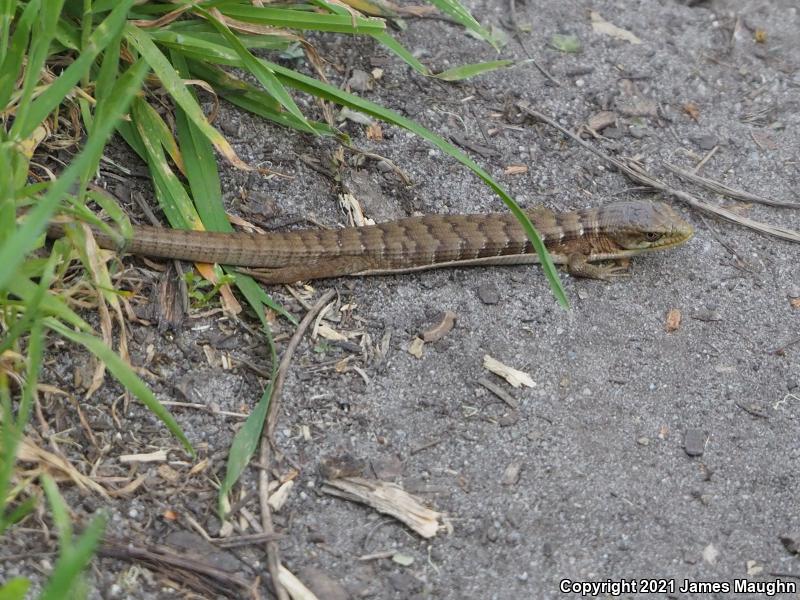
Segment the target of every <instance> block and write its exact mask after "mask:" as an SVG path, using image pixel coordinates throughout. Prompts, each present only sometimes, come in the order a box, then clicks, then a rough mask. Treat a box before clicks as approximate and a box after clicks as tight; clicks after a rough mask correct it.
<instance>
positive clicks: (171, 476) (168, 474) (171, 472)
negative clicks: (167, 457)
mask: <svg viewBox="0 0 800 600" xmlns="http://www.w3.org/2000/svg"><path fill="white" fill-rule="evenodd" d="M157 471H158V474H159V476H160V477H161V479H163V480H164V481H168V482H170V483H175V482H176V481H178V479H179V478H180V476H181V474H180V473H178V472H177V471H176V470H175V469H173V468H172V467H170V466H169V465H168V464H166V463H164V464H162V465H159V466H158V469H157Z"/></svg>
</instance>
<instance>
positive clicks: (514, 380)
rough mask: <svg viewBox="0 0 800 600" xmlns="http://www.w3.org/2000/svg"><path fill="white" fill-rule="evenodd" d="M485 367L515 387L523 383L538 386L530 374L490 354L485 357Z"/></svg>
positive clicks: (528, 385) (527, 385)
mask: <svg viewBox="0 0 800 600" xmlns="http://www.w3.org/2000/svg"><path fill="white" fill-rule="evenodd" d="M483 368H484V369H486V370H487V371H491V372H492V373H494V374H495V375H499V376H500V377H502V378H503V379H505V380H506V381H507V382H508V383H510V384H511V385H512V386H514V387H515V388H518V387H520V386H523V385H524V386H526V387H536V382H535V381H534V380H533V379H531V376H530V375H528V374H527V373H525V372H523V371H518V370H517V369H514V368H513V367H509V366H508V365H504V364H503V363H501V362H500V361H499V360H497V359H494V358H492V357H491V356H489V355H488V354H486V355H484V357H483Z"/></svg>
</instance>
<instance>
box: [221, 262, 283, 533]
mask: <svg viewBox="0 0 800 600" xmlns="http://www.w3.org/2000/svg"><path fill="white" fill-rule="evenodd" d="M248 279H249V278H248ZM237 284H239V281H238V277H237ZM239 289H240V290H241V291H242V293H243V294H244V296H245V298H246V299H247V301H248V302H249V303H250V305H251V306H258V305H259V303H260V295H263V294H264V291H263V290H262V289H261V288H260V286H258V285H257V284H256V283H255V282H254V281H252V279H250V280H249V282H247V281H245V282H244V283H243V284H241V285H239ZM256 315H257V316H258V318H259V320H260V321H261V326H262V327H263V328H264V331H265V332H267V343H268V344H269V352H270V362H271V364H272V375H271V377H270V383H269V385H268V386H267V388H266V389H265V390H264V393H263V394H262V395H261V398H260V399H259V401H258V404H256V406H255V408H254V409H253V412H251V413H250V415H249V416H248V417H247V420H246V421H245V422H244V425H242V428H241V429H239V431H237V432H236V436H235V437H234V438H233V443H232V444H231V449H230V451H229V452H228V462H227V464H226V466H225V479H224V480H223V481H222V484H221V485H220V488H219V493H218V498H219V513H220V516H221V517H223V518H224V515H225V506H226V502H225V500H226V498H227V496H228V493H229V492H230V491H231V489H233V486H234V485H235V484H236V482H237V481H238V480H239V477H241V475H242V473H243V472H244V470H245V468H247V465H248V463H249V462H250V459H251V458H252V457H253V454H254V453H255V451H256V449H257V448H258V442H259V440H260V439H261V431H262V430H263V428H264V422H265V420H266V417H267V411H268V410H269V405H270V401H271V399H272V389H273V388H272V386H273V383H274V382H275V375H276V373H277V370H278V353H277V350H276V349H275V343H274V342H273V341H272V331H271V329H270V326H269V323H268V322H267V319H266V318H265V317H264V312H263V311H260V310H257V311H256Z"/></svg>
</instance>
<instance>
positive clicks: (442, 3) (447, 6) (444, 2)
mask: <svg viewBox="0 0 800 600" xmlns="http://www.w3.org/2000/svg"><path fill="white" fill-rule="evenodd" d="M430 2H431V4H433V5H434V6H435V7H436V8H438V9H439V10H441V11H442V12H443V13H445V14H447V15H450V16H451V17H453V18H454V19H455V20H456V21H458V22H459V23H461V25H462V26H464V27H466V28H467V29H469V30H470V31H472V32H474V33H476V34H478V35H479V36H480V37H481V38H482V39H483V40H485V41H486V42H488V43H490V44H492V45H493V46H494V47H495V50H497V49H498V47H497V42H496V41H495V40H494V38H493V37H492V34H491V33H490V32H489V31H488V30H486V29H485V28H484V27H483V26H482V25H481V24H480V23H478V22H477V21H476V20H475V17H473V16H472V14H470V12H469V11H468V10H467V9H466V8H464V6H463V5H462V4H461V3H460V2H459V1H458V0H430Z"/></svg>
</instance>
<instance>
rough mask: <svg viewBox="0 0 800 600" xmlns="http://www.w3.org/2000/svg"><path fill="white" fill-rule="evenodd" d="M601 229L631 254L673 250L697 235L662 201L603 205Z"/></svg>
mask: <svg viewBox="0 0 800 600" xmlns="http://www.w3.org/2000/svg"><path fill="white" fill-rule="evenodd" d="M600 229H601V230H602V231H603V232H604V233H605V235H606V236H608V237H609V238H611V239H612V240H613V241H614V242H615V243H616V244H617V246H618V247H619V248H621V249H624V250H628V251H630V252H631V253H636V252H641V251H646V250H660V249H665V248H671V247H673V246H677V245H678V244H682V243H683V242H685V241H686V240H688V239H689V238H690V237H692V235H693V234H694V229H693V228H692V226H691V225H690V224H689V223H687V222H686V221H684V220H683V219H682V218H681V217H680V215H678V213H677V212H676V211H675V210H674V209H673V208H672V207H671V206H669V205H667V204H664V203H663V202H644V201H638V202H637V201H634V202H618V203H614V204H610V205H607V206H604V207H603V209H602V213H601V215H600Z"/></svg>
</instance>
